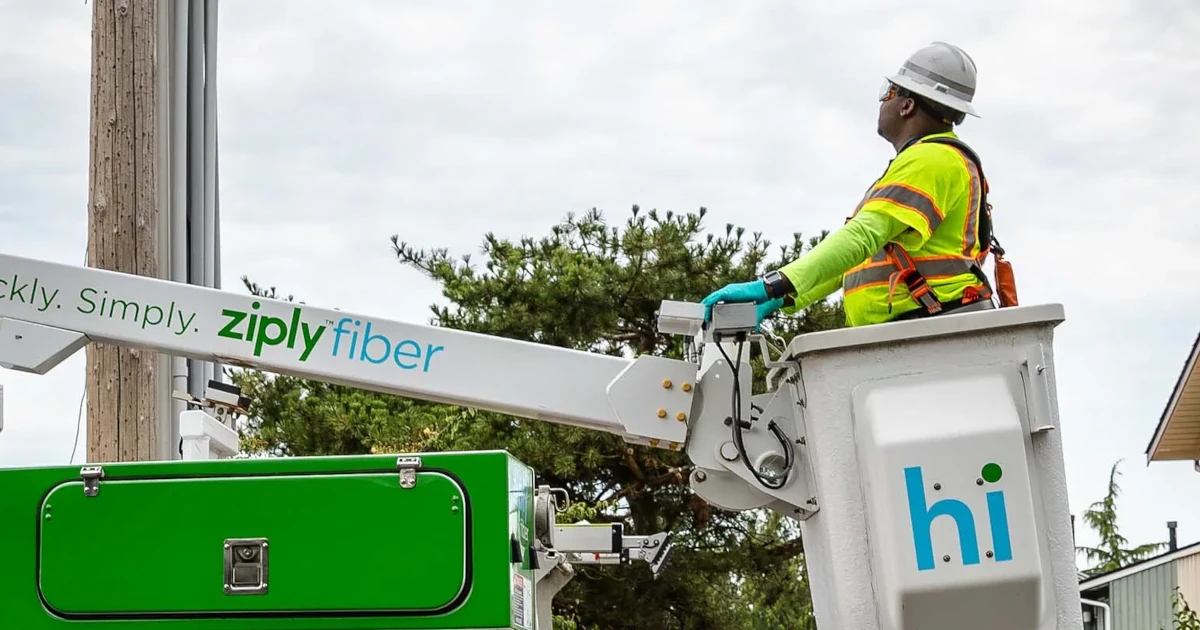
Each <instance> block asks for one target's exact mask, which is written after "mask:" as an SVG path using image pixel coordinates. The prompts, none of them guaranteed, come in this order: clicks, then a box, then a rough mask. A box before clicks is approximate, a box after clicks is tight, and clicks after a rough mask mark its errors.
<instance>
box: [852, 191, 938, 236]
mask: <svg viewBox="0 0 1200 630" xmlns="http://www.w3.org/2000/svg"><path fill="white" fill-rule="evenodd" d="M873 199H883V200H886V201H891V202H894V203H896V204H899V205H901V206H904V207H906V208H912V209H913V210H916V211H917V212H920V213H921V215H922V216H924V217H925V220H926V221H929V231H930V232H932V231H934V230H936V229H937V228H938V225H940V224H941V222H942V215H941V213H939V212H938V209H937V206H935V205H933V201H932V200H931V199H930V198H929V197H926V196H925V195H923V194H921V193H919V192H917V191H915V190H913V189H911V188H908V187H905V186H898V185H896V184H888V185H886V186H880V187H879V188H876V189H875V190H872V191H871V194H870V196H869V197H868V199H867V200H868V201H870V200H873Z"/></svg>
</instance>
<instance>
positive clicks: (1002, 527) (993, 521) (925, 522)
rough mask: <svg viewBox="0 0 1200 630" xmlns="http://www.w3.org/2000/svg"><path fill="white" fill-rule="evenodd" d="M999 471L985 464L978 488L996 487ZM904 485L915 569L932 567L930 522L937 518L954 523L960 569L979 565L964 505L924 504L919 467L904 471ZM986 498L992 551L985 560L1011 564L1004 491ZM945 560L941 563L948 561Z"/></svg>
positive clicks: (948, 502)
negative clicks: (960, 563)
mask: <svg viewBox="0 0 1200 630" xmlns="http://www.w3.org/2000/svg"><path fill="white" fill-rule="evenodd" d="M1001 474H1002V471H1001V470H1000V466H999V465H998V464H988V465H986V466H984V467H983V471H982V473H981V475H980V485H982V482H983V481H986V482H987V483H996V482H997V481H1000V476H1001ZM904 482H905V485H906V486H907V489H908V514H909V519H910V520H911V522H912V532H913V546H914V547H915V548H916V552H917V569H919V570H921V571H930V570H932V569H933V568H934V567H935V566H936V564H935V562H934V559H933V532H932V530H931V527H932V526H933V521H934V519H936V518H937V517H939V516H949V517H950V518H951V519H953V520H954V524H955V526H956V527H957V529H958V545H959V550H960V552H961V553H962V561H963V564H964V565H971V564H979V536H978V535H977V534H976V531H975V514H974V512H972V511H971V508H970V507H968V506H967V504H966V503H963V502H962V501H959V500H958V499H951V498H946V499H939V500H938V501H936V502H934V504H933V505H928V503H927V502H926V500H925V479H924V476H923V475H922V474H921V467H920V466H912V467H909V468H905V469H904ZM985 496H986V497H987V509H988V525H989V526H990V527H991V531H992V544H993V545H994V547H995V549H993V550H992V551H991V552H989V553H988V557H992V556H994V557H995V560H996V561H997V562H1008V561H1009V560H1012V541H1010V540H1009V533H1008V511H1007V509H1006V507H1005V505H1004V491H1003V490H994V491H992V492H989V493H987V495H985ZM948 557H949V556H945V557H944V558H943V559H945V558H948Z"/></svg>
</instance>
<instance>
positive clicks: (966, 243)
mask: <svg viewBox="0 0 1200 630" xmlns="http://www.w3.org/2000/svg"><path fill="white" fill-rule="evenodd" d="M963 159H964V160H965V161H966V163H967V172H968V173H970V175H971V182H970V186H971V203H970V205H968V206H967V225H966V228H965V230H966V234H964V235H963V256H970V255H971V250H972V249H973V248H974V247H975V241H976V239H977V237H976V233H977V232H978V231H979V213H980V212H983V211H984V210H983V207H982V204H981V203H980V199H981V198H982V195H983V182H982V181H981V179H980V177H979V171H978V170H977V169H976V168H975V163H974V162H972V161H971V160H970V158H967V157H966V156H965V155H964V156H963Z"/></svg>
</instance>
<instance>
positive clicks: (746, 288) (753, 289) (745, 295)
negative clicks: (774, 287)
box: [700, 280, 770, 312]
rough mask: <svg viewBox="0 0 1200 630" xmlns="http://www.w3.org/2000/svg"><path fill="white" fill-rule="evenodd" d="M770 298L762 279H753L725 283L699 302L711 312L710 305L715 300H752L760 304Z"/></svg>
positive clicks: (714, 302) (715, 301)
mask: <svg viewBox="0 0 1200 630" xmlns="http://www.w3.org/2000/svg"><path fill="white" fill-rule="evenodd" d="M768 300H770V298H768V297H767V285H766V283H764V282H763V281H762V280H754V281H752V282H735V283H733V284H727V285H725V286H723V287H721V288H720V289H717V290H716V291H713V292H712V293H709V294H708V297H706V298H704V299H703V300H701V301H700V303H701V304H703V305H704V306H707V307H708V309H707V310H708V311H709V312H712V305H713V304H716V303H717V302H738V303H741V302H754V303H755V304H762V303H764V302H767V301H768Z"/></svg>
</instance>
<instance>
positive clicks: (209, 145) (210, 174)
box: [203, 0, 221, 383]
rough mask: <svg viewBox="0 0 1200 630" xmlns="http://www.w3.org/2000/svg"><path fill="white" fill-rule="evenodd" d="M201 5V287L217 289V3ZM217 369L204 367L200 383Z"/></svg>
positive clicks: (210, 1) (212, 376) (208, 0)
mask: <svg viewBox="0 0 1200 630" xmlns="http://www.w3.org/2000/svg"><path fill="white" fill-rule="evenodd" d="M203 1H204V253H203V255H204V285H205V286H208V287H213V288H216V287H217V277H216V276H217V259H218V258H219V257H220V255H221V251H220V250H219V249H217V195H218V191H217V0H203ZM219 374H220V369H219V368H218V366H217V365H216V364H214V363H205V364H204V382H205V383H208V381H210V380H213V379H218V380H219V377H218V375H219Z"/></svg>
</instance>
